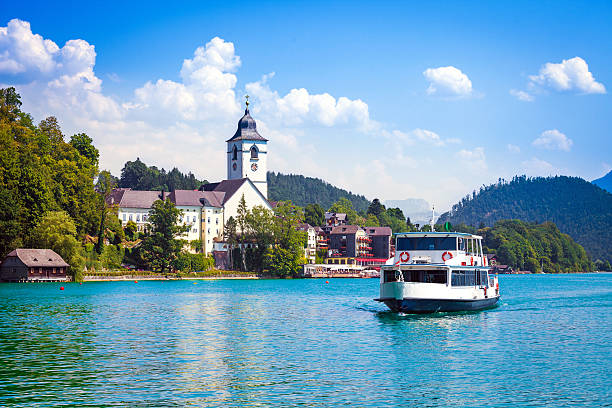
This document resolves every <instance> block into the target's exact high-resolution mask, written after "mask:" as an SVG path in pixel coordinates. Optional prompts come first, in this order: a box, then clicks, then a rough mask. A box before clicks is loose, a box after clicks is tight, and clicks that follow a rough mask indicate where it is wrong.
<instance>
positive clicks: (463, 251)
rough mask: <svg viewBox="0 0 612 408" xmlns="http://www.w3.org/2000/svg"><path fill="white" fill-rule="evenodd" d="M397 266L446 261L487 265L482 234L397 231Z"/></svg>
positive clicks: (457, 263) (459, 264)
mask: <svg viewBox="0 0 612 408" xmlns="http://www.w3.org/2000/svg"><path fill="white" fill-rule="evenodd" d="M393 264H394V265H412V264H443V265H456V266H487V258H486V256H484V255H483V252H482V237H481V236H479V235H473V234H467V233H462V232H404V233H399V234H395V258H394V259H393Z"/></svg>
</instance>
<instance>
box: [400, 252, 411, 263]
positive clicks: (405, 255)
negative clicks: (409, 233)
mask: <svg viewBox="0 0 612 408" xmlns="http://www.w3.org/2000/svg"><path fill="white" fill-rule="evenodd" d="M399 259H400V261H401V262H408V261H409V260H410V254H409V253H408V252H402V253H400V256H399Z"/></svg>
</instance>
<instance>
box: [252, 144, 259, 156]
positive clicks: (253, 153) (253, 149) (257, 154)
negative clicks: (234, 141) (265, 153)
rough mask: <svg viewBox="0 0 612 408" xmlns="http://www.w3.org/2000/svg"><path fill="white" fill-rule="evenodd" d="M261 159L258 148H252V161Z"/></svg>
mask: <svg viewBox="0 0 612 408" xmlns="http://www.w3.org/2000/svg"><path fill="white" fill-rule="evenodd" d="M258 157H259V152H258V151H257V147H255V146H253V147H251V159H257V158H258Z"/></svg>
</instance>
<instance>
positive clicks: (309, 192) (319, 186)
mask: <svg viewBox="0 0 612 408" xmlns="http://www.w3.org/2000/svg"><path fill="white" fill-rule="evenodd" d="M342 197H346V198H347V199H348V200H350V201H351V202H352V203H353V208H354V209H355V211H357V212H363V213H365V212H366V211H367V210H368V206H369V205H370V201H368V199H367V198H365V197H364V196H362V195H357V194H353V193H351V192H350V191H346V190H343V189H341V188H338V187H335V186H332V185H331V184H329V183H328V182H326V181H323V180H321V179H318V178H313V177H304V176H301V175H298V174H282V173H275V172H268V198H269V199H270V200H271V201H285V200H291V201H292V202H293V203H294V204H297V205H299V206H302V207H303V206H305V205H307V204H315V203H316V204H319V205H320V206H321V207H323V208H324V209H328V208H329V207H331V205H332V204H333V203H335V202H336V201H338V200H339V199H340V198H342Z"/></svg>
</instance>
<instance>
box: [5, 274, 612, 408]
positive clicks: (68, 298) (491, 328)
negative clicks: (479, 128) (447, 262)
mask: <svg viewBox="0 0 612 408" xmlns="http://www.w3.org/2000/svg"><path fill="white" fill-rule="evenodd" d="M329 282H330V283H329V284H326V283H325V280H288V281H283V280H261V281H253V280H243V281H236V280H233V281H223V280H219V281H197V283H196V284H194V281H148V282H145V281H139V282H138V283H134V282H89V283H84V284H83V285H78V284H63V286H65V290H64V291H60V290H59V287H60V286H61V285H60V284H57V283H45V284H42V283H41V284H3V285H0V301H1V302H0V356H1V359H2V362H1V364H0V406H24V407H25V406H28V407H30V406H65V405H67V404H72V405H75V406H130V407H159V406H181V407H183V406H271V405H274V406H280V405H283V406H338V405H345V404H346V405H354V406H372V407H379V406H399V405H404V406H411V405H418V406H430V407H438V406H440V407H447V406H470V407H471V406H500V407H518V406H521V407H528V406H529V407H530V406H533V407H543V406H549V407H562V406H576V405H581V406H598V407H599V406H606V405H608V406H610V405H611V404H612V393H611V392H610V387H609V383H610V381H609V379H608V372H609V371H610V369H612V347H611V344H612V343H611V341H610V338H609V336H610V334H611V333H612V330H611V329H612V313H611V311H612V274H579V275H528V276H500V286H501V291H502V301H501V304H500V306H499V307H498V308H495V309H492V310H487V311H483V312H476V313H459V314H437V315H426V316H399V315H397V314H393V313H390V312H388V311H387V310H386V308H385V307H384V305H380V304H378V303H376V302H374V301H373V300H372V299H373V298H375V297H377V295H378V280H374V279H331V280H329Z"/></svg>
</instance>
